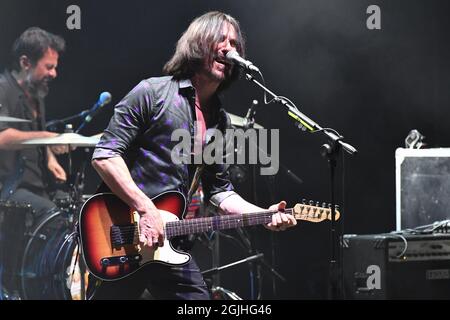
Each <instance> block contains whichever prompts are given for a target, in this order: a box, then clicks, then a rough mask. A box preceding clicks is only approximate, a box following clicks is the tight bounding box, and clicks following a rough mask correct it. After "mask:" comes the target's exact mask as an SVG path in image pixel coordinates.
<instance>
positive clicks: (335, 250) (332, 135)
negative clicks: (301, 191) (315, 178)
mask: <svg viewBox="0 0 450 320" xmlns="http://www.w3.org/2000/svg"><path fill="white" fill-rule="evenodd" d="M245 77H246V79H247V80H248V81H251V82H253V83H254V84H256V85H257V86H258V87H260V88H261V89H263V90H264V91H265V92H266V93H267V94H269V95H270V96H271V97H272V98H273V100H274V101H275V102H277V103H279V104H281V105H282V106H284V107H285V108H287V109H288V115H289V116H290V117H291V118H293V119H294V120H295V121H297V122H298V126H299V128H301V129H302V130H303V131H306V130H308V131H309V132H311V133H314V132H322V133H323V134H324V135H325V136H326V138H327V140H328V143H325V144H323V145H322V146H321V150H320V153H321V155H322V156H323V157H324V158H326V159H327V161H328V166H329V168H330V200H331V208H330V209H331V228H330V238H331V257H330V275H329V279H330V281H329V292H328V294H329V298H330V299H338V298H340V297H342V288H339V284H340V282H339V279H338V277H339V270H338V268H339V267H340V262H341V261H340V260H339V259H340V257H341V256H340V247H339V239H340V237H341V235H339V234H337V231H336V216H335V214H336V210H335V209H336V208H335V186H334V184H335V169H336V162H337V161H336V159H337V158H338V157H339V154H340V151H341V149H344V150H345V151H346V152H347V153H349V154H351V155H353V154H355V153H356V152H357V150H356V148H354V147H353V146H352V145H350V144H348V143H346V142H344V141H343V139H344V137H343V136H340V135H339V134H338V133H337V132H336V131H335V130H332V129H329V128H322V127H321V126H319V125H318V124H317V123H315V122H314V121H313V120H311V119H310V118H308V117H307V116H306V115H304V114H303V113H301V112H300V111H299V110H298V109H297V108H295V107H294V106H292V105H291V103H290V102H289V101H288V100H287V99H284V98H281V97H279V96H278V95H276V94H274V93H273V92H272V91H270V90H269V89H267V88H266V87H265V86H264V85H263V84H261V83H260V82H259V81H257V80H256V79H255V78H254V77H253V75H251V74H249V73H248V72H246V74H245Z"/></svg>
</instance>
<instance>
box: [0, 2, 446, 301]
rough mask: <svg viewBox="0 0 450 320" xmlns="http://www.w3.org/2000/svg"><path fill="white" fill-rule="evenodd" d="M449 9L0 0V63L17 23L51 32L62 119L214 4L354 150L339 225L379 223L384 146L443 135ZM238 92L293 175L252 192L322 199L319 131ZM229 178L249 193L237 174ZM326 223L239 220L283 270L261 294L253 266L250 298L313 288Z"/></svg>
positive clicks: (123, 86)
mask: <svg viewBox="0 0 450 320" xmlns="http://www.w3.org/2000/svg"><path fill="white" fill-rule="evenodd" d="M70 4H77V5H79V6H80V8H81V30H73V31H71V30H68V29H67V28H66V19H67V17H68V14H67V13H66V8H67V7H68V6H69V5H70ZM371 4H377V5H379V6H380V8H381V27H382V28H381V30H368V29H367V27H366V19H367V17H368V16H369V15H368V14H367V13H366V9H367V7H368V6H369V5H371ZM449 7H450V5H449V3H448V1H445V0H441V1H440V0H433V1H425V0H422V1H418V0H415V1H411V0H408V1H406V0H395V1H375V2H374V1H364V0H339V1H336V0H316V1H307V0H295V1H294V0H289V1H288V0H279V1H273V0H247V1H237V0H233V1H226V2H224V1H215V0H195V1H181V0H172V1H137V0H128V1H120V2H119V1H117V2H112V1H61V0H58V1H56V0H55V1H31V0H28V1H23V0H14V1H13V0H3V1H1V2H0V30H1V31H0V67H2V68H4V67H5V66H6V65H7V63H8V61H9V49H10V47H11V44H12V42H13V41H14V39H15V38H16V37H17V36H18V35H19V34H20V33H21V32H23V31H24V30H25V29H26V28H28V27H30V26H35V25H36V26H40V27H42V28H44V29H47V30H49V31H51V32H53V33H57V34H60V35H62V36H63V37H64V38H65V39H66V41H67V52H66V53H65V54H64V55H63V57H62V58H61V59H60V66H59V68H58V71H59V77H58V79H57V80H56V81H55V82H54V83H52V84H51V92H50V94H49V96H48V98H47V105H48V119H49V120H51V119H57V118H63V117H67V116H70V115H72V114H75V113H77V112H79V111H81V110H83V109H86V108H89V107H90V106H91V105H92V104H93V103H94V102H95V101H96V100H97V98H98V95H99V93H100V92H102V91H109V92H111V93H112V95H113V104H114V103H117V102H118V101H119V100H120V99H121V98H122V97H123V96H124V95H125V94H126V93H127V92H128V91H129V90H130V89H131V88H132V87H133V86H134V85H136V84H137V83H138V82H139V81H140V80H141V79H144V78H148V77H150V76H157V75H160V74H161V68H162V66H163V65H164V63H165V62H166V61H167V60H168V59H169V58H170V56H171V55H172V53H173V50H174V46H175V43H176V40H177V39H178V38H179V36H180V34H181V33H182V32H183V31H184V30H185V29H186V27H187V26H188V25H189V23H190V21H191V20H192V19H193V18H194V17H196V16H198V15H200V14H202V13H204V12H206V11H209V10H221V11H224V12H227V13H229V14H231V15H232V16H234V17H235V18H237V19H238V20H239V21H240V23H241V27H242V29H243V31H244V32H245V35H246V38H247V57H249V59H250V60H252V61H253V62H254V63H255V64H256V65H257V66H258V67H259V68H260V69H261V70H262V72H263V73H264V76H265V79H266V81H267V85H268V86H269V88H271V89H272V90H273V91H274V92H276V93H278V94H279V95H284V96H287V97H289V98H290V99H291V100H293V101H294V102H295V103H296V104H297V106H298V107H299V109H300V110H301V111H302V112H303V113H305V114H306V115H308V116H309V117H310V118H312V119H313V120H315V121H316V122H318V123H319V124H321V125H322V126H324V127H332V128H334V129H336V130H338V131H339V132H340V133H341V134H342V135H344V136H345V139H346V141H347V142H349V143H351V144H352V145H354V146H355V147H356V148H357V149H358V150H359V154H358V155H357V156H354V157H350V156H347V155H346V156H345V166H344V168H345V170H342V169H343V166H342V161H341V160H342V159H341V160H340V161H339V168H338V169H339V170H338V178H337V187H338V188H337V189H338V195H337V197H338V202H339V204H340V205H341V211H342V213H343V216H344V217H345V219H341V220H340V221H341V223H343V222H344V220H345V224H344V225H343V227H344V233H357V234H364V233H380V232H389V231H392V230H394V229H395V159H394V152H395V149H396V148H397V147H402V146H404V139H405V137H406V135H407V134H408V133H409V131H410V130H411V129H418V130H419V131H420V132H421V133H423V134H424V135H425V136H426V142H427V143H428V145H429V146H431V147H444V146H447V145H449V140H450V135H449V133H450V127H449V126H448V124H447V123H448V118H447V117H449V116H450V112H449V111H448V105H449V102H450V94H449V90H448V86H449V84H450V72H449V71H450V62H449V60H448V57H449V56H450V45H449V42H448V31H449V23H450V22H449V19H448V17H447V15H448V12H449ZM252 99H258V100H259V101H260V105H261V108H259V110H258V113H257V122H258V123H260V124H261V125H263V126H264V127H266V128H279V129H280V139H281V143H280V157H281V159H280V160H281V162H282V163H284V164H285V165H286V166H287V167H288V168H290V169H291V170H292V171H293V172H295V173H296V174H297V175H298V176H300V178H301V179H302V180H303V181H304V183H303V184H302V185H297V184H295V183H294V182H293V181H291V180H289V178H288V177H287V176H285V175H283V174H281V173H280V174H278V175H277V176H276V178H275V179H274V181H273V183H274V185H275V188H274V190H275V191H276V192H275V193H274V194H273V193H272V194H270V193H269V192H268V187H267V184H266V182H267V180H266V179H262V178H258V181H257V182H258V183H257V186H258V190H257V194H258V199H257V200H258V204H260V205H261V206H268V205H269V204H270V203H271V201H270V199H271V196H273V197H274V198H275V199H280V198H283V199H286V200H287V201H288V204H290V205H293V204H295V203H296V202H298V201H300V200H301V199H302V198H306V199H313V200H318V201H321V202H322V201H329V200H330V197H329V181H328V172H329V171H328V167H327V162H326V161H325V160H324V159H323V158H321V156H320V153H319V148H320V146H321V144H323V143H324V142H325V139H324V137H323V136H322V135H321V134H314V135H313V134H308V133H303V132H301V131H300V130H298V129H297V128H296V127H295V126H294V124H293V122H292V121H291V119H290V118H289V117H288V116H287V115H286V112H285V110H284V109H283V108H282V107H281V106H279V105H276V104H270V105H264V106H263V105H262V92H261V91H260V90H259V89H258V88H256V87H255V86H254V85H253V84H251V83H249V82H247V81H245V80H244V79H242V80H240V81H239V82H238V83H237V84H236V85H235V86H233V87H232V88H231V89H230V90H229V91H228V92H227V93H226V97H225V102H226V106H227V109H228V111H229V112H231V113H234V114H237V115H240V116H244V115H245V113H246V110H247V108H248V107H249V105H250V102H251V101H252ZM112 112H113V108H111V107H107V108H105V110H104V111H103V112H102V113H101V114H100V115H98V116H97V117H96V118H95V120H94V121H92V123H90V124H89V126H87V127H86V128H85V130H84V132H83V133H84V134H86V135H92V134H96V133H99V132H101V131H102V129H103V128H104V127H105V126H106V125H107V123H108V119H109V117H110V116H111V115H112ZM78 157H79V158H80V156H78ZM344 171H345V174H344ZM87 174H88V179H87V185H86V193H91V192H93V191H94V190H95V186H96V184H97V183H98V181H99V178H98V177H97V176H96V174H95V172H94V171H93V170H92V169H91V168H89V169H88V171H87ZM343 177H345V181H344V179H343ZM237 187H238V188H239V189H240V190H241V191H242V194H243V196H244V197H246V198H247V199H249V200H251V199H252V195H251V193H250V185H249V180H247V181H246V182H245V183H243V184H241V185H237ZM329 230H330V224H329V223H320V224H310V223H300V224H299V226H298V227H296V228H292V229H290V230H289V231H286V232H283V233H277V234H276V235H275V236H274V238H275V241H271V234H270V232H268V231H266V230H264V229H263V228H262V227H257V228H252V229H250V231H251V234H252V237H253V241H254V246H255V248H256V249H258V250H260V251H262V252H264V253H266V257H267V260H268V261H270V260H271V258H272V256H271V251H272V249H274V251H275V252H276V255H275V257H276V268H277V270H278V271H279V272H280V273H281V274H282V275H284V276H285V277H286V278H287V280H288V281H287V282H285V283H281V282H277V288H276V291H275V295H274V293H273V290H272V286H271V277H270V275H269V274H268V273H264V286H263V298H279V299H322V298H326V297H327V281H328V259H329V254H330V250H329V248H330V236H329ZM231 234H232V233H231ZM232 235H233V234H232ZM228 242H229V243H228ZM223 243H224V247H223V249H222V251H221V259H222V261H221V262H223V263H228V262H232V261H234V260H236V259H241V258H243V257H245V256H246V253H245V252H243V251H242V250H241V249H240V248H239V247H237V246H236V245H235V244H234V243H233V242H232V241H228V240H224V241H223ZM195 251H196V253H195V254H196V255H198V260H199V263H200V264H201V266H202V267H204V268H207V267H208V263H209V264H210V252H209V250H208V249H206V247H204V246H203V245H202V244H198V245H197V247H196V250H195ZM221 276H222V286H224V287H226V288H228V289H230V290H234V291H236V293H237V294H239V295H241V296H242V297H244V298H248V297H249V280H248V268H247V266H245V265H241V266H239V267H234V268H230V269H228V270H226V271H223V272H222V273H221Z"/></svg>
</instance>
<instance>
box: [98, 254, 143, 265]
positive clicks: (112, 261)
mask: <svg viewBox="0 0 450 320" xmlns="http://www.w3.org/2000/svg"><path fill="white" fill-rule="evenodd" d="M141 261H142V256H141V255H140V254H133V255H128V256H117V257H107V258H102V259H100V264H101V265H102V266H103V267H109V266H120V265H123V264H125V263H129V264H136V263H139V262H141Z"/></svg>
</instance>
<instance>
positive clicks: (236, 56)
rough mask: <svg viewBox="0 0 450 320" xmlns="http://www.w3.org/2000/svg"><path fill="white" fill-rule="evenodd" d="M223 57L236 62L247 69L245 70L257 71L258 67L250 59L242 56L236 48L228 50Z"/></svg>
mask: <svg viewBox="0 0 450 320" xmlns="http://www.w3.org/2000/svg"><path fill="white" fill-rule="evenodd" d="M225 58H227V60H228V61H231V62H233V63H236V64H238V65H240V66H241V67H242V68H244V69H247V71H255V72H259V69H258V67H256V66H255V65H254V64H253V63H252V62H251V61H249V60H245V59H244V58H242V57H241V56H240V55H239V53H238V52H237V51H236V50H231V51H228V53H227V54H226V55H225Z"/></svg>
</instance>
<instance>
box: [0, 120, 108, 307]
mask: <svg viewBox="0 0 450 320" xmlns="http://www.w3.org/2000/svg"><path fill="white" fill-rule="evenodd" d="M27 121H28V120H24V119H19V118H13V117H3V116H2V117H0V122H27ZM99 140H100V135H96V136H94V137H86V136H82V135H80V134H77V133H62V134H59V135H57V136H54V137H51V138H39V139H30V140H25V141H21V142H20V143H18V145H17V146H16V147H17V148H32V147H44V146H56V145H60V146H67V147H68V150H69V155H68V157H69V167H70V168H69V170H68V171H69V176H70V175H71V173H72V172H71V171H72V169H71V152H70V151H71V150H74V148H77V147H84V148H93V147H95V145H96V144H97V143H98V141H99ZM69 187H70V188H69V189H74V191H73V192H69V195H68V197H69V198H70V199H66V200H65V201H54V202H55V203H56V204H57V208H55V209H53V210H52V211H51V212H48V214H47V215H45V217H43V218H41V219H40V220H37V221H34V216H33V214H32V211H33V208H32V207H31V206H30V205H28V204H24V203H17V202H12V201H0V288H1V291H0V300H3V299H4V300H22V299H23V300H28V299H31V300H39V299H46V300H54V299H57V300H60V299H61V300H78V299H84V298H85V289H86V284H87V272H86V271H85V268H84V265H83V261H82V259H81V257H80V256H79V249H78V238H77V237H76V224H77V216H78V211H79V209H80V208H81V205H82V204H83V203H84V201H85V200H86V199H87V198H88V196H87V195H82V190H79V189H80V186H79V185H76V184H74V183H72V185H71V186H69ZM80 194H81V195H80Z"/></svg>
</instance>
